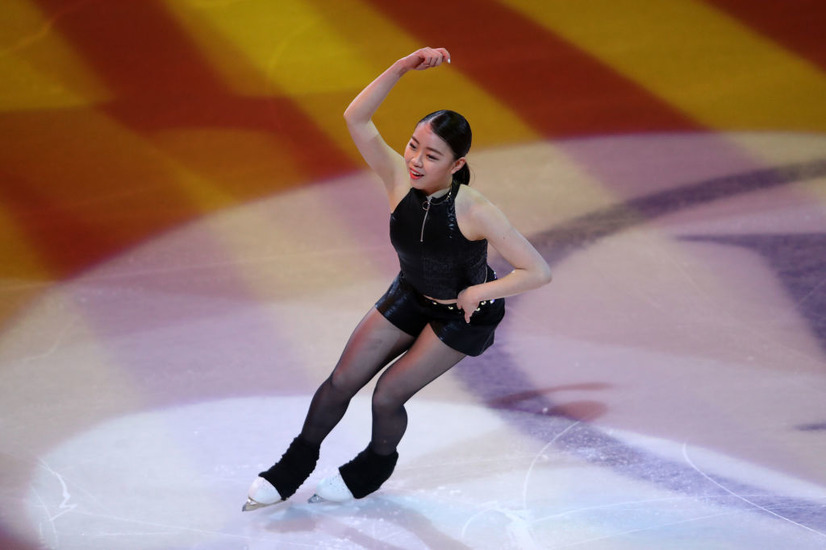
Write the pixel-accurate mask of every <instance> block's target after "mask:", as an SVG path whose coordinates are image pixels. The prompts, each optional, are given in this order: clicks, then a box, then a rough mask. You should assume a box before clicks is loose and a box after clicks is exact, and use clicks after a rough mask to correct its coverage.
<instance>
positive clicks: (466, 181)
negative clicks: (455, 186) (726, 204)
mask: <svg viewBox="0 0 826 550" xmlns="http://www.w3.org/2000/svg"><path fill="white" fill-rule="evenodd" d="M453 181H455V182H457V183H461V184H463V185H470V166H468V164H467V162H465V164H464V165H463V166H462V167H461V168H459V170H457V171H456V172H455V173H454V174H453Z"/></svg>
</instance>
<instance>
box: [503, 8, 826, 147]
mask: <svg viewBox="0 0 826 550" xmlns="http://www.w3.org/2000/svg"><path fill="white" fill-rule="evenodd" d="M500 1H501V2H502V3H504V4H507V5H508V6H510V7H512V8H514V9H517V10H519V11H521V12H522V13H524V14H525V15H526V16H528V17H530V18H531V19H533V20H535V21H537V22H538V23H539V24H541V25H543V26H545V27H546V28H548V29H550V30H551V31H553V32H554V33H556V34H558V35H560V36H562V37H563V38H564V39H566V40H568V41H569V42H571V43H573V44H574V45H576V46H577V47H579V48H581V49H582V50H584V51H586V52H588V53H589V54H590V55H592V56H594V57H596V58H598V59H600V60H602V61H603V62H605V63H607V64H609V65H611V67H612V68H613V69H614V70H616V71H618V72H619V73H621V74H623V75H624V76H626V77H628V78H629V79H631V80H633V81H635V82H637V83H639V84H640V85H641V86H644V87H645V88H647V89H648V90H650V91H651V92H652V93H654V94H656V95H658V96H659V97H661V98H663V99H664V100H665V101H667V102H669V103H670V104H672V105H673V106H674V107H676V108H677V109H680V110H682V111H683V112H685V113H687V114H688V115H690V116H691V117H693V118H695V119H696V120H698V121H700V122H702V123H703V124H705V125H708V126H710V127H714V128H720V129H755V130H765V129H777V128H782V129H793V130H802V131H823V130H826V78H824V75H823V73H822V72H821V71H819V70H818V69H817V67H815V66H813V65H811V64H810V63H808V62H806V61H804V60H802V59H800V58H798V57H795V56H794V55H793V54H791V53H790V52H788V51H786V50H784V49H783V48H782V47H781V46H779V45H778V44H775V43H773V42H772V41H770V40H768V39H767V38H765V37H763V36H761V35H759V34H757V33H755V32H754V31H752V30H751V29H749V28H748V27H746V26H744V25H743V24H741V23H740V22H738V21H737V20H735V19H732V18H731V17H729V16H727V15H725V14H723V13H721V12H719V11H717V10H715V9H714V8H712V7H711V6H709V5H706V4H704V3H702V2H699V1H691V0H668V1H661V2H657V1H651V0H577V1H575V2H574V1H570V0H549V1H545V2H535V1H534V0H500Z"/></svg>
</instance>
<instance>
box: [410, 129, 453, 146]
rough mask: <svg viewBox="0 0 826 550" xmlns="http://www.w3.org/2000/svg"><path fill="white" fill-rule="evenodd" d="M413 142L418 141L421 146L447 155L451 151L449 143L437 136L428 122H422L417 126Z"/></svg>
mask: <svg viewBox="0 0 826 550" xmlns="http://www.w3.org/2000/svg"><path fill="white" fill-rule="evenodd" d="M411 140H413V141H417V142H418V143H419V145H422V146H424V147H426V148H428V149H433V150H434V151H437V152H439V153H442V154H447V153H448V152H449V151H450V146H449V145H448V144H447V142H446V141H445V140H443V139H442V138H440V137H439V136H438V135H436V133H435V132H434V131H433V128H431V127H430V124H428V123H427V122H422V123H420V124H419V125H417V126H416V129H415V130H413V136H412V137H411Z"/></svg>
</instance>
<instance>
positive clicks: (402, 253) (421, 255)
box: [390, 182, 488, 300]
mask: <svg viewBox="0 0 826 550" xmlns="http://www.w3.org/2000/svg"><path fill="white" fill-rule="evenodd" d="M461 187H462V186H461V184H459V183H456V182H454V183H453V185H452V186H451V189H450V192H449V193H448V194H447V195H445V196H444V197H440V198H438V199H432V200H428V198H427V196H426V195H425V194H424V193H423V192H422V191H419V190H418V189H412V188H411V189H410V192H409V193H408V194H407V195H405V197H404V198H403V199H402V200H401V202H400V203H399V204H398V206H396V209H395V210H394V211H393V213H392V214H391V216H390V242H391V243H392V244H393V248H395V249H396V253H397V254H398V256H399V265H400V266H401V271H402V273H404V276H405V279H406V280H407V282H408V283H410V284H411V285H413V287H414V288H415V289H416V290H418V291H419V292H420V293H421V294H424V295H426V296H430V297H431V298H436V299H437V300H454V299H456V296H457V295H458V294H459V292H460V291H461V290H463V289H465V288H467V287H469V286H472V285H477V284H481V283H484V282H485V275H486V272H487V253H488V242H487V241H486V240H480V241H469V240H467V239H466V238H465V236H464V235H462V232H461V231H460V230H459V226H458V224H457V222H456V204H455V199H456V195H457V194H458V193H459V192H460V190H461Z"/></svg>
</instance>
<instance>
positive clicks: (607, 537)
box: [554, 511, 735, 548]
mask: <svg viewBox="0 0 826 550" xmlns="http://www.w3.org/2000/svg"><path fill="white" fill-rule="evenodd" d="M734 513H735V512H733V511H732V512H718V513H714V514H706V515H704V516H696V517H693V518H689V519H684V520H680V521H669V522H667V523H660V524H657V525H652V526H649V527H641V528H639V529H627V530H625V531H618V532H616V533H612V534H610V535H605V536H602V537H593V538H590V539H584V540H578V541H576V542H572V543H570V544H565V545H563V546H555V547H554V548H573V547H574V546H582V545H584V544H589V543H592V542H597V541H601V540H610V539H615V538H619V537H624V536H625V535H633V534H634V533H644V532H646V531H654V530H657V529H662V528H664V527H672V526H674V525H683V524H686V523H693V522H695V521H703V520H706V519H711V518H719V517H723V516H728V515H732V514H734Z"/></svg>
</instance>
